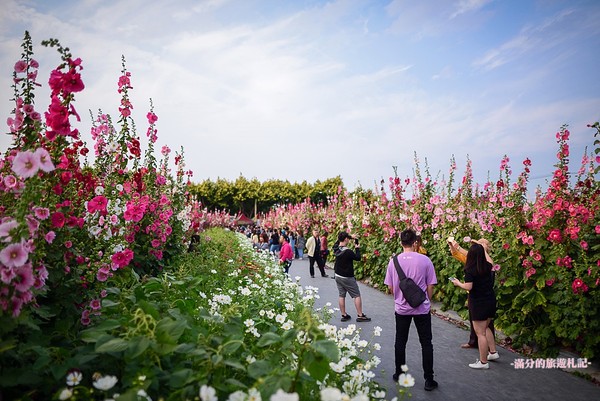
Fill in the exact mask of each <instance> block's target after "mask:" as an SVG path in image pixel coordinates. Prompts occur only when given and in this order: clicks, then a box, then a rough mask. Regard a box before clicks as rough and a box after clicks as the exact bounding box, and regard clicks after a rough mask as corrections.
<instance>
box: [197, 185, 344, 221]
mask: <svg viewBox="0 0 600 401" xmlns="http://www.w3.org/2000/svg"><path fill="white" fill-rule="evenodd" d="M343 186H344V183H343V182H342V179H341V178H340V177H339V176H338V177H335V178H329V179H327V180H325V181H319V180H317V181H316V182H315V183H314V184H308V183H307V182H306V181H303V182H301V183H293V184H292V183H290V182H289V181H287V180H286V181H282V180H275V179H272V180H267V181H265V182H262V183H261V182H259V181H258V180H257V179H256V178H253V179H251V180H248V179H246V178H245V177H244V176H242V175H240V176H239V177H238V178H237V179H236V180H235V181H234V182H230V181H228V180H225V179H223V178H218V179H217V180H216V181H211V180H204V181H202V182H201V183H198V184H191V185H190V186H189V192H190V194H192V195H193V196H194V197H196V199H198V200H199V201H200V202H202V204H203V205H204V207H206V208H207V209H208V210H229V211H231V212H233V213H237V212H242V213H244V214H245V215H246V216H255V214H257V213H265V212H267V211H269V210H270V209H271V208H272V207H274V206H278V205H285V204H297V203H300V202H302V201H303V200H305V199H307V198H309V199H311V200H312V201H313V202H315V203H323V204H325V205H327V203H328V199H329V198H330V197H332V196H334V195H335V194H336V193H337V192H338V189H339V188H340V187H342V188H343ZM255 212H256V213H255Z"/></svg>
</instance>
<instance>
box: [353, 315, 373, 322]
mask: <svg viewBox="0 0 600 401" xmlns="http://www.w3.org/2000/svg"><path fill="white" fill-rule="evenodd" d="M356 321H357V322H370V321H371V318H370V317H367V315H365V314H364V313H363V314H362V316H358V317H357V318H356Z"/></svg>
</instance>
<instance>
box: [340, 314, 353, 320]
mask: <svg viewBox="0 0 600 401" xmlns="http://www.w3.org/2000/svg"><path fill="white" fill-rule="evenodd" d="M350 319H352V316H350V315H342V322H347V321H348V320H350Z"/></svg>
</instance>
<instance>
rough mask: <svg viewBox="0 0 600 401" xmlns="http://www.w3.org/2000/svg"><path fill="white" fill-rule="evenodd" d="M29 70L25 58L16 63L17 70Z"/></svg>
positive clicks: (17, 71) (19, 71) (18, 71)
mask: <svg viewBox="0 0 600 401" xmlns="http://www.w3.org/2000/svg"><path fill="white" fill-rule="evenodd" d="M26 70H27V62H25V61H23V60H19V61H17V62H16V63H15V72H16V73H17V74H18V73H21V72H25V71H26Z"/></svg>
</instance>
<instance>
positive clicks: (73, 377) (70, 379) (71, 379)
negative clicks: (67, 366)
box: [67, 370, 83, 387]
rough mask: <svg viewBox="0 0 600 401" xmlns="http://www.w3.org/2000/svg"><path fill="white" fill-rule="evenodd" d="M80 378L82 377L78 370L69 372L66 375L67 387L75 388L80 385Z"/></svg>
mask: <svg viewBox="0 0 600 401" xmlns="http://www.w3.org/2000/svg"><path fill="white" fill-rule="evenodd" d="M82 378H83V375H82V374H81V372H80V371H78V370H73V371H71V372H69V374H68V375H67V386H69V387H75V386H76V385H78V384H79V383H81V379H82Z"/></svg>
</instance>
